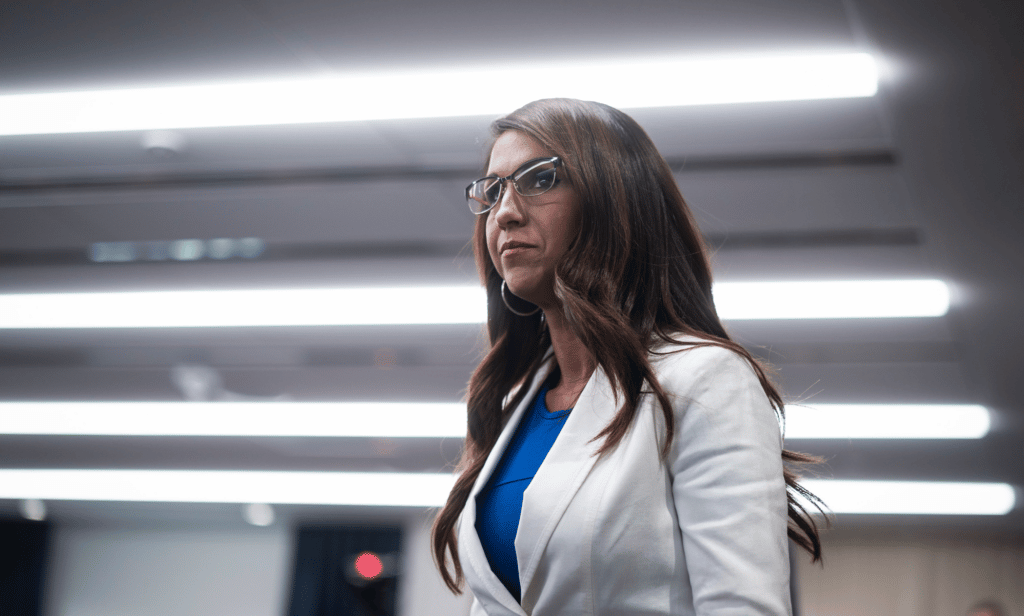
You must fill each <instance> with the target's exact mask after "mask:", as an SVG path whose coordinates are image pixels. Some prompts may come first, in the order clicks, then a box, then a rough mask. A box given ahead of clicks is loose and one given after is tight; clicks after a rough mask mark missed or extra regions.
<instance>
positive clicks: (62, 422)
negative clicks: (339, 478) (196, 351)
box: [0, 402, 466, 438]
mask: <svg viewBox="0 0 1024 616" xmlns="http://www.w3.org/2000/svg"><path fill="white" fill-rule="evenodd" d="M0 434H46V435H104V436H228V437H264V436H266V437H274V436H288V437H295V436H298V437H355V438H367V437H384V438H408V437H414V438H448V437H454V438H463V437H464V436H465V435H466V405H465V404H459V403H398V402H0Z"/></svg>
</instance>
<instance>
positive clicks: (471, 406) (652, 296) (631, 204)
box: [433, 99, 822, 593]
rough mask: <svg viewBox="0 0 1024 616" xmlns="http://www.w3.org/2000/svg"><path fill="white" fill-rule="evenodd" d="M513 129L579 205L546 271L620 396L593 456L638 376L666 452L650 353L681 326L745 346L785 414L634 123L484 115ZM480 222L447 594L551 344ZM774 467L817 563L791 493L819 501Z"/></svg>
mask: <svg viewBox="0 0 1024 616" xmlns="http://www.w3.org/2000/svg"><path fill="white" fill-rule="evenodd" d="M510 130H514V131H519V132H522V133H524V134H526V135H529V136H530V137H532V138H533V139H536V140H537V141H538V142H539V143H540V144H542V145H543V146H544V147H545V148H547V149H548V151H550V152H551V153H553V154H554V155H556V156H559V157H561V159H562V161H563V169H564V173H565V175H566V176H567V180H568V181H569V183H571V185H572V186H573V188H574V189H575V190H576V194H577V195H578V197H579V202H580V207H581V209H582V211H583V216H582V217H581V222H580V229H579V233H578V234H577V236H576V237H575V238H574V240H573V241H572V243H571V244H570V246H569V248H568V250H567V253H566V255H565V258H564V259H563V260H562V262H561V263H559V264H558V266H557V267H556V269H555V295H556V297H558V299H559V300H560V301H561V304H562V309H563V310H564V311H565V315H566V318H567V320H568V323H569V326H570V327H571V328H572V331H573V333H574V334H575V335H576V336H578V337H579V339H580V340H581V341H582V342H583V344H584V345H586V347H587V348H588V349H589V350H590V351H591V352H592V353H593V355H594V358H595V360H596V361H597V365H598V366H599V367H600V368H601V369H602V370H604V372H605V373H606V374H607V375H608V377H609V379H610V381H611V383H612V385H613V386H614V387H615V389H616V391H618V392H621V393H623V394H625V395H624V400H625V402H624V403H623V405H622V408H620V409H619V411H618V413H617V414H616V416H615V418H614V419H613V420H612V422H611V423H609V424H608V425H607V426H605V428H604V429H603V430H602V431H601V432H600V434H599V435H598V438H604V442H603V444H602V446H601V449H600V453H604V452H605V451H608V450H610V449H611V448H613V447H614V446H615V445H616V444H617V443H618V442H619V441H620V440H621V439H622V437H623V436H624V435H625V434H626V431H627V430H628V428H629V426H630V424H631V423H632V421H633V418H634V416H635V415H636V411H637V408H638V406H639V402H640V396H641V394H642V392H641V389H642V388H643V386H644V385H645V384H646V385H647V386H648V387H649V388H650V393H653V395H654V396H655V397H656V398H657V400H658V402H659V404H660V405H661V408H662V412H663V413H664V415H665V424H666V427H667V431H666V439H665V443H664V445H663V447H662V451H661V454H662V456H665V455H667V453H668V451H669V448H670V446H671V441H672V437H673V428H674V422H673V416H672V410H671V409H672V407H671V404H670V402H669V399H668V396H667V394H666V392H665V391H664V389H662V387H661V385H660V384H659V383H658V380H657V378H656V376H655V374H654V370H653V369H652V367H651V364H650V361H649V359H648V357H649V353H650V352H651V349H652V347H653V346H654V345H656V344H657V343H658V341H659V340H664V341H666V342H670V341H672V340H673V339H674V337H675V336H674V335H676V336H677V335H678V334H685V335H689V336H694V337H696V338H699V339H700V340H701V341H700V342H697V343H692V344H691V345H690V346H691V347H697V346H709V345H714V346H721V347H725V348H728V349H730V350H732V351H734V352H736V353H738V354H739V355H741V356H743V357H744V358H745V359H746V360H747V361H748V362H750V365H751V366H752V367H753V368H754V371H755V372H756V373H757V378H758V380H759V381H760V383H761V386H762V387H763V388H764V391H765V394H767V396H768V398H769V400H770V401H771V404H772V406H773V407H774V408H775V411H776V413H777V415H778V417H779V419H780V421H782V420H783V419H784V417H783V401H782V396H781V395H780V394H779V392H778V390H777V389H776V388H775V386H774V385H772V383H771V381H770V380H769V378H768V376H767V374H766V372H765V369H764V368H763V367H762V366H761V365H760V364H759V363H758V362H757V360H756V359H754V357H753V356H751V354H750V353H749V352H748V351H747V350H746V349H744V348H743V347H742V346H740V345H738V344H736V343H735V342H733V341H732V340H731V339H730V338H729V335H728V334H727V333H726V331H725V328H724V327H723V326H722V323H721V321H720V320H719V318H718V313H717V311H716V309H715V303H714V300H713V298H712V296H711V268H710V266H709V264H708V258H707V248H706V246H705V245H704V241H703V238H702V237H701V235H700V233H699V231H698V230H697V225H696V223H695V222H694V220H693V216H692V214H691V213H690V210H689V208H688V207H687V205H686V202H685V201H684V200H683V196H682V194H681V193H680V192H679V188H678V187H677V186H676V183H675V179H674V178H673V177H672V171H671V169H670V168H669V166H668V163H666V162H665V159H664V158H663V157H662V156H661V154H659V153H658V151H657V149H656V148H655V147H654V144H653V143H652V142H651V139H650V137H648V136H647V133H646V132H644V130H643V129H642V128H641V127H640V125H638V124H637V123H636V122H635V121H634V120H633V119H632V118H630V117H629V116H628V115H626V114H625V113H622V112H621V111H619V110H617V109H614V108H612V107H609V106H607V105H603V104H600V103H593V102H585V101H578V100H573V99H544V100H539V101H534V102H532V103H529V104H528V105H526V106H524V107H522V108H521V109H518V110H516V111H514V112H512V113H511V114H509V115H507V116H505V117H503V118H500V119H498V120H496V121H495V122H494V123H493V124H492V125H491V132H492V136H493V137H494V138H497V137H498V136H500V135H501V134H502V133H504V132H506V131H510ZM492 144H493V142H492ZM486 219H487V217H486V216H480V217H478V219H477V224H476V228H475V230H474V234H473V251H474V254H475V256H476V264H477V269H478V272H479V274H480V279H481V282H482V283H483V284H484V286H485V287H486V289H487V331H488V335H489V338H490V343H491V346H490V350H489V352H488V353H487V354H486V356H485V357H484V359H483V360H482V361H481V362H480V365H479V366H478V367H477V369H476V370H475V371H474V372H473V376H472V377H471V378H470V381H469V392H468V404H467V406H468V413H469V417H468V434H467V435H466V440H465V444H464V447H463V451H462V457H461V459H460V461H459V464H458V471H459V476H458V479H457V480H456V482H455V487H454V488H452V491H451V494H449V496H448V502H447V503H446V504H445V506H444V508H443V509H442V510H441V512H440V513H439V514H438V516H437V518H436V520H435V522H434V528H433V552H434V558H435V561H436V563H437V564H438V567H439V569H440V571H441V577H442V578H443V579H444V582H445V584H447V586H448V587H449V588H450V589H451V590H452V591H453V592H455V593H460V592H461V587H462V582H463V572H462V566H461V563H460V562H459V555H458V549H457V538H456V536H455V525H456V523H457V521H458V518H459V515H460V514H461V513H462V510H463V508H464V507H465V505H466V500H467V499H468V498H469V493H470V491H471V490H472V487H473V484H474V482H475V481H476V479H477V477H478V476H479V474H480V470H481V469H482V468H483V465H484V461H485V460H486V459H487V456H488V454H489V453H490V452H491V448H492V447H494V443H495V442H496V441H497V439H498V436H499V434H500V433H501V430H502V426H503V425H504V423H505V421H506V420H507V419H508V417H509V416H510V415H511V413H512V411H513V410H514V409H515V408H516V407H517V406H518V404H519V403H520V402H521V401H522V398H523V397H524V396H525V394H526V390H527V388H526V387H520V388H519V390H518V392H517V393H516V395H514V396H512V399H511V400H509V401H508V403H507V404H505V405H502V400H503V399H504V398H505V397H506V395H507V394H508V393H509V392H510V391H512V389H513V388H514V387H515V386H516V385H518V384H520V383H523V382H525V381H527V380H528V379H529V378H531V377H532V375H533V374H534V373H536V371H537V370H538V369H539V368H540V366H541V364H542V363H543V361H542V360H543V359H544V354H545V352H546V351H547V349H548V347H549V346H550V343H551V340H550V336H549V334H548V331H547V328H546V327H545V326H544V324H543V321H542V319H541V315H540V313H537V314H534V315H532V316H527V317H522V316H517V315H514V314H513V313H512V312H511V311H510V310H508V308H507V307H506V306H505V304H504V302H503V301H502V299H501V277H500V276H499V275H498V272H497V271H496V270H495V268H494V264H493V263H492V262H491V259H490V256H489V254H488V252H487V243H486V242H487V240H486V235H485V227H486ZM782 459H783V461H784V462H788V463H791V464H794V463H795V464H804V463H814V462H818V459H817V458H813V457H811V456H808V455H805V454H800V453H794V452H790V451H783V452H782ZM784 473H785V479H786V486H787V500H788V507H789V519H790V525H789V536H790V538H791V539H792V540H793V541H794V542H796V543H797V544H799V545H800V546H802V547H803V548H804V549H806V550H807V551H808V552H810V554H811V556H812V560H813V561H817V560H818V559H820V558H821V543H820V541H819V538H818V530H817V526H816V524H815V522H814V520H813V519H812V518H811V516H810V515H809V514H808V512H807V511H806V510H805V508H804V507H803V506H802V505H801V503H800V502H799V500H798V497H803V498H804V499H807V500H808V501H809V502H811V503H812V504H814V505H815V506H816V507H818V508H819V509H821V504H822V503H821V501H819V500H818V499H817V498H816V497H815V496H814V495H813V494H811V493H810V492H808V491H807V490H806V489H805V488H803V487H802V486H800V485H799V484H798V483H797V475H796V474H795V473H794V472H793V470H792V469H790V468H786V469H785V471H784ZM447 554H450V555H451V561H452V562H451V564H452V568H453V569H454V576H453V575H452V573H451V572H450V571H449V570H448V563H447V559H446V555H447Z"/></svg>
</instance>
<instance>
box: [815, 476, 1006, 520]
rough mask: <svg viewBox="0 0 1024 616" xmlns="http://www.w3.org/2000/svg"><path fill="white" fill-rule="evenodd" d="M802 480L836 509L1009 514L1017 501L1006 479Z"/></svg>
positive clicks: (886, 511) (839, 511) (900, 513)
mask: <svg viewBox="0 0 1024 616" xmlns="http://www.w3.org/2000/svg"><path fill="white" fill-rule="evenodd" d="M801 483H802V484H803V485H804V487H806V488H807V489H808V490H810V491H811V492H813V493H814V494H815V495H817V496H818V497H819V498H821V499H822V500H823V501H825V504H826V505H828V507H829V509H831V510H832V511H833V512H835V513H852V514H879V515H881V514H891V515H1006V514H1007V513H1009V512H1010V511H1012V510H1013V508H1014V506H1015V504H1016V495H1015V492H1014V489H1013V486H1011V485H1009V484H1005V483H961V482H952V481H851V480H835V479H830V480H823V479H803V480H801ZM811 510H813V507H812V508H811Z"/></svg>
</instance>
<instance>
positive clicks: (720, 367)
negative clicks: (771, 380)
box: [649, 334, 760, 388]
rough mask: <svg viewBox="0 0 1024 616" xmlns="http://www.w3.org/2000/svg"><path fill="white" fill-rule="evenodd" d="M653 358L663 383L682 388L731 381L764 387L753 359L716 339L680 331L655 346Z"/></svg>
mask: <svg viewBox="0 0 1024 616" xmlns="http://www.w3.org/2000/svg"><path fill="white" fill-rule="evenodd" d="M649 359H650V362H651V367H652V368H654V371H655V373H657V375H658V377H659V380H660V381H661V382H662V384H663V385H664V384H665V383H666V381H670V382H672V384H674V385H675V386H676V388H678V387H680V386H684V387H685V386H687V385H693V386H696V385H701V384H703V385H708V384H710V383H713V382H716V381H719V382H720V381H721V380H729V381H736V382H742V383H751V384H755V383H756V384H757V387H758V388H760V383H759V380H758V377H757V373H756V372H755V370H754V367H753V365H752V364H751V363H750V359H749V358H747V357H745V356H744V355H742V354H741V353H739V352H738V351H736V350H734V349H731V348H729V347H728V346H727V345H726V344H723V343H722V342H719V341H716V340H709V339H705V338H698V337H696V336H690V335H684V334H677V335H674V336H672V338H671V340H668V341H664V340H663V341H659V343H658V344H656V345H654V346H653V347H652V348H651V351H650V355H649Z"/></svg>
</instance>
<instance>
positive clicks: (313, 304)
mask: <svg viewBox="0 0 1024 616" xmlns="http://www.w3.org/2000/svg"><path fill="white" fill-rule="evenodd" d="M714 294H715V303H716V305H717V307H718V314H719V315H720V316H721V317H722V318H723V319H726V320H744V319H853V318H887V317H937V316H942V315H944V314H945V313H946V311H947V310H948V309H949V291H948V289H947V287H946V284H945V283H944V282H942V281H940V280H858V281H846V282H841V281H820V282H723V283H718V284H716V285H715V288H714ZM410 306H415V307H416V309H415V310H412V309H410V308H409V307H410ZM486 317H487V315H486V299H485V296H484V291H483V289H481V288H480V287H475V286H449V287H392V288H348V289H264V290H217V291H127V292H108V293H24V294H6V295H0V329H67V328H147V327H277V326H314V325H414V324H423V325H425V324H451V323H483V322H484V321H485V320H486Z"/></svg>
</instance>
